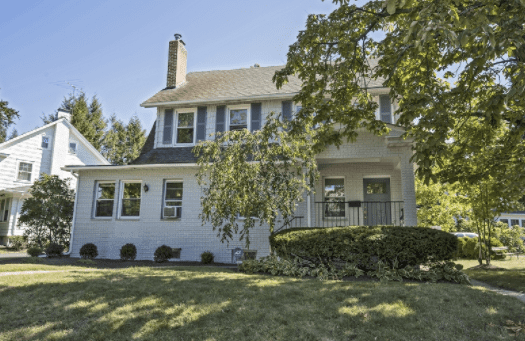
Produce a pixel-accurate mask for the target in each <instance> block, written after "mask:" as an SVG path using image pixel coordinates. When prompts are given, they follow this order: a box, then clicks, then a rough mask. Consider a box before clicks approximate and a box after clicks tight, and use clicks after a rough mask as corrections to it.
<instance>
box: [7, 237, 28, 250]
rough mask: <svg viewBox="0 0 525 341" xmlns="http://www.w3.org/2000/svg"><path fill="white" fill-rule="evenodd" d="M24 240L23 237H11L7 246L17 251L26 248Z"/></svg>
mask: <svg viewBox="0 0 525 341" xmlns="http://www.w3.org/2000/svg"><path fill="white" fill-rule="evenodd" d="M26 240H27V238H26V237H24V236H12V237H9V244H10V245H11V248H13V249H15V250H16V251H18V250H21V249H22V248H24V247H26V246H27V243H26Z"/></svg>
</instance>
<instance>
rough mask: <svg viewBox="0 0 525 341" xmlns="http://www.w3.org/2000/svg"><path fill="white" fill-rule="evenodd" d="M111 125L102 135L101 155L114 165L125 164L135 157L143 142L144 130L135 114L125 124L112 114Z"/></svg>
mask: <svg viewBox="0 0 525 341" xmlns="http://www.w3.org/2000/svg"><path fill="white" fill-rule="evenodd" d="M110 125H111V127H110V128H109V129H108V131H107V133H106V135H105V136H104V142H103V147H102V155H104V157H105V158H106V159H108V161H109V162H111V163H112V164H114V165H126V164H128V163H129V162H131V161H133V160H134V159H136V158H137V157H138V156H139V154H140V150H141V149H142V146H143V145H144V142H146V131H145V130H144V129H142V124H141V123H140V120H139V118H138V117H137V116H133V117H132V118H131V119H130V120H129V123H128V124H127V125H125V124H124V122H122V121H121V120H119V119H117V118H116V116H115V115H114V114H113V115H112V116H111V118H110Z"/></svg>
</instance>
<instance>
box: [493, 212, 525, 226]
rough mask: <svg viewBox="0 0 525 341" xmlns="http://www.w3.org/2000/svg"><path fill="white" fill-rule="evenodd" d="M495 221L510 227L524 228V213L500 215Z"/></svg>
mask: <svg viewBox="0 0 525 341" xmlns="http://www.w3.org/2000/svg"><path fill="white" fill-rule="evenodd" d="M496 220H497V221H501V222H502V223H505V224H507V225H509V226H510V227H513V226H516V225H518V226H521V227H523V228H525V211H516V212H505V213H501V215H500V216H499V217H498V218H496Z"/></svg>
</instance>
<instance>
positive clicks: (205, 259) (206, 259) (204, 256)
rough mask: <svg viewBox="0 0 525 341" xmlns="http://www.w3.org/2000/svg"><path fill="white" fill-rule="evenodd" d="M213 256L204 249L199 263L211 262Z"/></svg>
mask: <svg viewBox="0 0 525 341" xmlns="http://www.w3.org/2000/svg"><path fill="white" fill-rule="evenodd" d="M214 258H215V256H214V255H213V253H211V252H210V251H205V252H203V253H202V254H201V263H202V264H211V263H213V259H214Z"/></svg>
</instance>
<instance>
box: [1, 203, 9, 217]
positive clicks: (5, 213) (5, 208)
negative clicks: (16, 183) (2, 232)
mask: <svg viewBox="0 0 525 341" xmlns="http://www.w3.org/2000/svg"><path fill="white" fill-rule="evenodd" d="M9 204H10V200H9V199H0V221H8V220H9Z"/></svg>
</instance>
